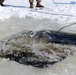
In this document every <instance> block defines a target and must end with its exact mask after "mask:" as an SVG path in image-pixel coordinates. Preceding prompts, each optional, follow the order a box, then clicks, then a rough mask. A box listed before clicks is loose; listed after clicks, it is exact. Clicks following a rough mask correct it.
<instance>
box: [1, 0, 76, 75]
mask: <svg viewBox="0 0 76 75" xmlns="http://www.w3.org/2000/svg"><path fill="white" fill-rule="evenodd" d="M75 2H76V1H75V0H67V1H66V0H48V1H47V0H42V2H41V4H43V5H44V6H45V8H44V9H37V10H36V7H35V6H36V1H34V9H30V8H29V1H28V0H15V1H14V0H5V2H4V4H5V5H6V7H1V6H0V40H2V39H4V38H6V37H9V36H11V35H13V34H17V33H19V32H21V31H23V30H34V31H38V30H56V31H58V30H59V29H60V28H61V27H64V26H66V25H69V24H72V23H74V25H72V26H69V27H66V28H64V29H63V30H62V31H65V32H68V33H74V34H76V24H75V23H76V3H75ZM57 3H59V4H57ZM73 49H74V48H73ZM47 74H48V75H76V54H75V55H73V56H69V57H68V58H66V59H65V60H63V61H61V62H59V63H57V64H55V65H54V66H50V67H48V68H44V69H38V68H34V67H32V66H27V65H21V64H18V63H16V62H14V61H10V60H9V59H1V58H0V75H47Z"/></svg>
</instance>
